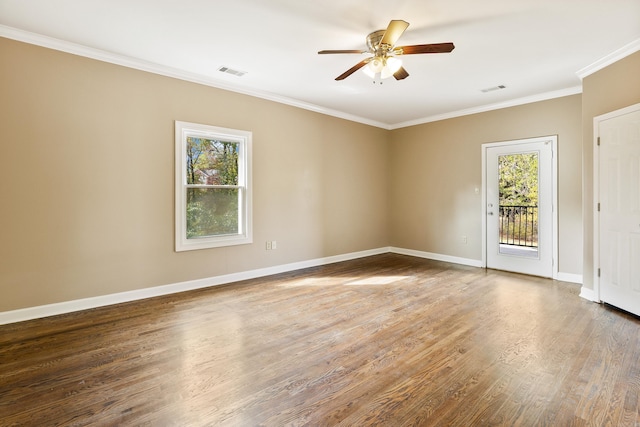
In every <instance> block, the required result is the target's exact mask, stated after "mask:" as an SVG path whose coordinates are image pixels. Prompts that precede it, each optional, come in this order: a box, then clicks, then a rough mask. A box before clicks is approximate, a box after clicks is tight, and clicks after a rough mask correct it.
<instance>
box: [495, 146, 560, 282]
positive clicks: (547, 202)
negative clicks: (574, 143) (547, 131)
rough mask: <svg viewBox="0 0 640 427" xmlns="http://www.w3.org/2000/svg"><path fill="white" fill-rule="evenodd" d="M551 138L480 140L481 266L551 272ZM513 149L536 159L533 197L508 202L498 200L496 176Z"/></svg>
mask: <svg viewBox="0 0 640 427" xmlns="http://www.w3.org/2000/svg"><path fill="white" fill-rule="evenodd" d="M556 140H557V138H556V137H555V136H552V137H543V138H531V139H527V140H522V141H510V142H507V143H497V144H484V145H483V149H484V151H485V152H484V158H485V167H484V169H485V185H484V187H485V210H484V213H485V221H486V223H485V224H486V225H485V230H486V238H485V241H486V265H487V268H494V269H498V270H506V271H513V272H517V273H523V274H531V275H535V276H542V277H553V254H554V239H553V228H554V221H553V215H554V213H553V203H554V198H555V196H554V194H555V193H554V182H555V178H554V176H555V168H554V164H553V151H554V149H555V145H556ZM519 155H522V156H527V158H528V159H529V161H534V162H537V171H538V173H537V175H538V176H537V186H538V190H537V191H538V197H537V203H528V204H525V205H524V206H513V203H506V202H505V201H504V200H503V201H502V202H501V200H500V194H499V182H500V179H501V178H500V177H501V174H504V173H505V172H510V171H505V170H504V168H505V165H506V164H510V163H509V162H508V161H507V162H505V160H508V159H509V158H513V157H514V156H519ZM505 156H506V157H505ZM501 165H502V166H501ZM501 168H502V171H501ZM502 176H503V179H504V175H502ZM521 205H522V203H521ZM533 205H537V206H533Z"/></svg>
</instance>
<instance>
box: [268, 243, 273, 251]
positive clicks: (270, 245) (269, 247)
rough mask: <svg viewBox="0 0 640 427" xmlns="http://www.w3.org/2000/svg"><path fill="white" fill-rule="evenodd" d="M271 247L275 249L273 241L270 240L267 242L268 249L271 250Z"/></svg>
mask: <svg viewBox="0 0 640 427" xmlns="http://www.w3.org/2000/svg"><path fill="white" fill-rule="evenodd" d="M271 249H273V245H272V243H271V242H270V241H269V242H267V250H268V251H270V250H271Z"/></svg>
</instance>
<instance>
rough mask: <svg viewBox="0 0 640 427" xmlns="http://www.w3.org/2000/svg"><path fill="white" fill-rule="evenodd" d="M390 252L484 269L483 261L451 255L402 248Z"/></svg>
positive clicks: (391, 249) (392, 249)
mask: <svg viewBox="0 0 640 427" xmlns="http://www.w3.org/2000/svg"><path fill="white" fill-rule="evenodd" d="M389 252H393V253H394V254H401V255H409V256H414V257H418V258H426V259H432V260H435V261H444V262H450V263H452V264H463V265H468V266H471V267H482V261H480V260H477V259H469V258H460V257H455V256H450V255H442V254H435V253H432V252H423V251H416V250H413V249H402V248H394V247H391V248H389Z"/></svg>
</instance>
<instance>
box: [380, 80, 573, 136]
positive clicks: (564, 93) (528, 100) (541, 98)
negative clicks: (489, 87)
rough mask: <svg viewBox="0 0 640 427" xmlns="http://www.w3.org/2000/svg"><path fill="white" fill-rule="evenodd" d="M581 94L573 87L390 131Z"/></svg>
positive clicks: (407, 123)
mask: <svg viewBox="0 0 640 427" xmlns="http://www.w3.org/2000/svg"><path fill="white" fill-rule="evenodd" d="M579 93H582V86H573V87H570V88H566V89H560V90H556V91H552V92H545V93H540V94H537V95H532V96H527V97H524V98H517V99H510V100H507V101H503V102H498V103H494V104H486V105H480V106H478V107H472V108H467V109H464V110H457V111H451V112H449V113H444V114H438V115H435V116H430V117H425V118H422V119H416V120H411V121H407V122H402V123H396V124H395V125H393V126H391V129H392V130H393V129H401V128H405V127H409V126H416V125H422V124H425V123H431V122H437V121H440V120H446V119H453V118H456V117H461V116H468V115H471V114H477V113H486V112H488V111H493V110H500V109H502V108H509V107H516V106H518V105H524V104H531V103H533V102H539V101H547V100H549V99H554V98H562V97H564V96H570V95H576V94H579Z"/></svg>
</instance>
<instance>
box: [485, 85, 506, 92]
mask: <svg viewBox="0 0 640 427" xmlns="http://www.w3.org/2000/svg"><path fill="white" fill-rule="evenodd" d="M506 88H507V87H506V86H505V85H500V86H494V87H488V88H486V89H481V90H480V92H484V93H487V92H493V91H494V90H502V89H506Z"/></svg>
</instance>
